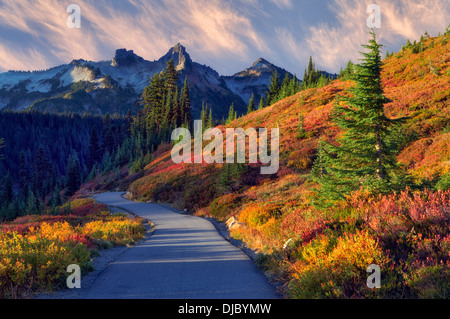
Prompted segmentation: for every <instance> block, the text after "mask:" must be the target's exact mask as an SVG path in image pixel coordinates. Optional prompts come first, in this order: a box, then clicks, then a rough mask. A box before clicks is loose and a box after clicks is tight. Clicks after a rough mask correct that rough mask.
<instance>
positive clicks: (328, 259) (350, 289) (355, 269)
mask: <svg viewBox="0 0 450 319" xmlns="http://www.w3.org/2000/svg"><path fill="white" fill-rule="evenodd" d="M298 254H299V259H298V261H297V262H296V263H295V264H294V265H293V268H294V269H295V273H294V275H293V279H292V281H291V283H290V293H291V296H292V297H293V298H307V299H311V298H313V299H322V298H364V297H372V296H373V293H374V292H373V291H372V290H370V289H369V288H368V287H367V277H368V275H367V267H368V266H369V265H372V264H377V265H379V266H380V267H384V266H386V265H387V263H388V259H387V257H386V256H385V255H384V253H383V251H382V249H381V247H380V245H379V243H378V241H377V240H376V239H374V238H373V237H372V236H371V235H370V234H369V232H367V231H361V232H357V233H355V234H346V235H344V236H341V237H338V238H334V237H332V236H325V235H321V236H319V237H318V238H316V239H314V240H313V241H312V242H311V243H310V244H308V245H305V246H302V247H300V249H299V252H298Z"/></svg>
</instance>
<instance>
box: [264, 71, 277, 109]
mask: <svg viewBox="0 0 450 319" xmlns="http://www.w3.org/2000/svg"><path fill="white" fill-rule="evenodd" d="M278 93H280V82H279V79H278V72H277V70H275V71H274V72H273V73H272V78H271V80H270V85H269V91H267V92H266V100H267V105H272V104H273V103H274V102H276V101H277V98H278Z"/></svg>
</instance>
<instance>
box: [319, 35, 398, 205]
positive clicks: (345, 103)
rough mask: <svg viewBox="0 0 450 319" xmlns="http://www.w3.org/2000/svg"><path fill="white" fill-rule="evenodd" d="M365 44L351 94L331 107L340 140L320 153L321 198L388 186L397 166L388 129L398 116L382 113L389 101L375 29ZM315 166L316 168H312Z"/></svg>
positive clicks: (332, 198)
mask: <svg viewBox="0 0 450 319" xmlns="http://www.w3.org/2000/svg"><path fill="white" fill-rule="evenodd" d="M371 35H372V39H371V40H370V41H369V44H368V45H363V47H364V48H366V49H369V50H370V52H368V53H363V56H364V59H363V60H362V63H361V64H360V65H357V66H356V70H357V72H356V73H355V75H354V76H353V80H354V82H355V83H356V86H355V87H354V88H351V89H350V90H349V91H350V93H351V94H350V95H351V97H349V98H341V99H339V100H338V101H337V102H336V105H335V107H334V110H333V117H332V118H333V121H334V122H335V123H336V124H337V125H338V126H339V127H340V128H341V129H342V131H343V134H342V135H341V136H340V137H339V139H338V145H334V144H328V143H325V144H324V145H323V149H322V150H321V154H320V161H317V163H316V164H315V166H316V165H319V166H320V168H321V169H320V171H322V172H326V173H324V174H323V175H322V176H321V177H320V178H318V179H317V180H318V182H319V184H320V185H321V188H320V190H319V191H318V195H319V197H321V198H322V199H324V198H326V202H328V203H330V202H333V201H335V200H340V199H344V198H345V196H346V195H348V194H350V193H351V192H352V191H355V190H358V189H360V188H361V187H363V188H365V189H368V190H370V191H374V192H384V191H387V190H389V187H390V182H391V179H392V177H393V175H394V172H395V171H396V170H397V164H396V159H395V154H396V152H397V149H396V148H395V147H394V145H395V144H394V143H391V139H392V135H391V132H392V130H391V128H392V126H393V125H394V124H395V123H398V122H400V121H401V120H391V119H389V118H387V117H386V115H385V113H384V104H385V103H386V102H388V100H387V98H386V97H385V96H384V92H383V88H382V84H381V67H382V61H381V52H380V48H381V45H379V44H378V43H377V42H376V37H375V33H373V32H371ZM316 170H317V169H316Z"/></svg>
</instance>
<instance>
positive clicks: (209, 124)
mask: <svg viewBox="0 0 450 319" xmlns="http://www.w3.org/2000/svg"><path fill="white" fill-rule="evenodd" d="M206 126H207V128H208V129H210V128H213V127H214V118H213V114H212V108H210V109H209V116H208V122H207V125H206Z"/></svg>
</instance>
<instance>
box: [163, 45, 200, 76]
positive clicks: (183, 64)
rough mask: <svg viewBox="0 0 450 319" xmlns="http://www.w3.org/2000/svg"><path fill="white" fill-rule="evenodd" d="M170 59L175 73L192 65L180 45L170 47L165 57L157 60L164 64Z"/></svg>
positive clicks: (184, 49)
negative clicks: (175, 70)
mask: <svg viewBox="0 0 450 319" xmlns="http://www.w3.org/2000/svg"><path fill="white" fill-rule="evenodd" d="M170 59H172V60H173V63H174V65H175V68H176V69H177V71H180V70H183V69H186V68H187V67H188V66H189V65H190V64H192V59H191V57H190V55H189V53H187V51H186V48H185V47H184V46H182V45H181V44H180V43H177V44H176V45H175V46H174V47H172V48H171V49H170V50H169V52H167V54H166V55H164V56H163V57H162V58H161V59H159V61H160V62H162V63H164V64H166V63H167V62H168V61H169V60H170Z"/></svg>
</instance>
